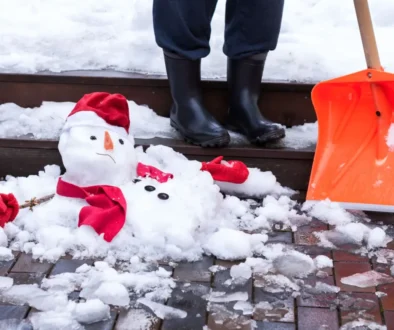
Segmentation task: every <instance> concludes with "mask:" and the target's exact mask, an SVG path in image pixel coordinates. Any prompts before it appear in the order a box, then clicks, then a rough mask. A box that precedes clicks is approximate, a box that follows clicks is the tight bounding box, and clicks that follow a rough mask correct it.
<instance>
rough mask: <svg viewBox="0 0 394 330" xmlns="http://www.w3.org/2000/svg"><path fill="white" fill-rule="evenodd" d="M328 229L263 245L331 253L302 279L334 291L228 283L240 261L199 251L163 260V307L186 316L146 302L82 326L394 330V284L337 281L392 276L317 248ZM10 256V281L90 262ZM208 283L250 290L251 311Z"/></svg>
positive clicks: (22, 314) (8, 311) (344, 251)
mask: <svg viewBox="0 0 394 330" xmlns="http://www.w3.org/2000/svg"><path fill="white" fill-rule="evenodd" d="M328 229H329V228H328V226H327V225H325V224H323V223H321V222H318V221H313V222H312V223H311V224H309V225H307V226H303V227H300V228H299V230H298V231H297V232H296V233H291V232H284V231H278V232H274V233H271V234H270V235H269V241H268V243H267V244H271V243H284V244H289V245H292V246H293V247H294V248H295V249H296V250H298V251H302V252H304V253H307V254H309V255H311V256H312V257H315V256H316V255H318V254H324V255H326V256H328V257H330V258H332V259H333V260H334V268H333V269H331V268H330V269H324V272H323V273H322V274H323V275H322V276H319V278H317V277H316V275H315V274H314V275H311V276H309V277H308V278H307V279H305V283H306V284H310V285H312V286H313V285H314V284H315V283H316V282H317V281H321V282H324V283H327V284H330V285H336V286H338V287H340V288H341V291H340V292H339V293H324V294H314V293H310V292H309V293H308V292H306V291H302V293H301V295H300V296H298V297H296V298H293V297H292V295H291V293H286V292H279V293H272V292H267V291H265V290H264V286H262V287H261V286H259V285H256V284H257V281H255V279H249V280H248V281H247V282H246V283H243V284H239V285H234V284H233V285H231V286H225V285H223V283H224V282H225V281H226V280H227V279H229V278H230V268H229V267H230V266H231V265H233V264H236V263H239V262H241V261H238V262H228V261H222V260H217V259H214V258H211V257H204V258H203V259H202V260H201V261H198V262H195V263H181V264H178V265H177V266H176V267H175V268H173V267H171V266H169V265H165V268H166V269H167V270H171V271H172V274H173V277H174V278H175V279H176V281H177V287H176V288H175V289H174V291H173V293H172V296H171V298H170V299H169V300H168V301H167V305H169V306H172V307H175V308H179V309H182V310H184V311H186V312H187V317H186V318H184V319H169V320H164V321H163V320H160V319H158V318H157V317H156V316H155V315H154V314H152V313H151V311H150V310H149V309H148V308H147V307H138V308H136V309H130V310H125V309H119V308H112V310H111V318H110V319H109V320H106V321H103V322H99V323H96V324H91V325H88V326H86V327H85V328H86V329H88V330H93V329H94V330H112V329H114V330H125V329H127V330H133V329H141V327H138V328H136V327H135V326H133V320H135V319H138V320H139V322H138V324H139V325H140V326H142V328H143V329H147V330H159V329H163V330H182V329H185V330H194V329H199V330H201V329H206V330H208V329H210V330H221V329H230V330H231V329H241V330H249V329H250V330H251V329H258V330H262V329H263V330H295V329H300V330H331V329H332V330H335V329H340V328H341V326H343V325H344V324H346V323H347V322H351V321H353V320H356V319H357V318H359V317H360V316H362V317H363V318H364V319H366V320H371V321H374V322H376V323H378V324H381V325H386V326H387V329H388V330H394V283H392V284H385V285H380V286H377V287H369V288H359V287H353V286H348V285H344V284H342V283H341V282H340V280H341V278H343V277H345V276H349V275H353V274H356V273H359V272H365V271H368V270H371V269H373V270H376V271H377V272H380V273H384V274H390V270H389V266H388V265H386V264H382V263H378V262H377V260H376V258H372V259H368V258H366V257H360V256H357V255H354V254H352V253H351V252H350V251H351V248H352V247H350V246H346V248H344V247H343V246H342V247H341V250H340V251H332V250H328V249H324V248H321V247H318V246H316V243H317V240H316V238H315V237H314V235H313V232H316V231H324V230H328ZM389 230H391V231H392V228H391V227H390V228H389ZM389 248H390V249H394V244H390V245H389ZM15 256H16V258H15V260H13V261H11V262H3V263H0V275H6V276H10V277H12V278H13V279H14V281H15V284H32V283H40V281H41V280H42V279H43V278H44V277H47V276H50V275H54V274H60V273H64V272H73V271H75V269H76V268H78V267H79V266H80V265H81V264H83V263H85V262H86V263H88V264H92V263H93V260H83V261H81V260H73V259H71V258H70V257H65V258H62V259H60V260H59V261H58V262H57V263H56V264H51V263H47V262H43V263H41V262H38V261H34V260H32V258H31V256H29V255H26V254H21V253H15ZM215 264H216V265H221V266H224V267H227V268H226V269H225V270H220V271H218V272H216V273H211V272H210V271H209V267H211V266H212V265H215ZM210 288H214V289H215V290H216V291H225V292H226V293H233V292H239V291H242V292H247V293H248V297H249V298H248V302H250V303H251V304H253V305H254V306H256V307H255V308H254V310H253V312H251V315H243V314H242V312H241V311H240V310H234V308H233V307H234V304H235V303H234V302H231V303H211V304H208V303H207V301H206V300H205V299H204V298H203V297H202V296H203V295H204V294H207V293H208V292H209V290H210ZM377 291H379V292H383V293H385V294H386V295H384V296H380V295H379V296H380V297H379V296H377V295H376V294H375V293H376V292H377ZM70 298H72V299H75V300H78V299H79V297H78V292H73V293H71V294H70ZM266 302H268V303H269V305H267V304H266ZM267 306H268V307H267ZM32 313H34V310H32V309H30V308H29V307H28V306H11V305H5V304H3V305H1V304H0V320H4V319H15V320H19V321H18V322H22V319H26V318H29V316H30V315H31V314H32ZM26 324H27V323H26ZM254 326H255V327H254ZM24 329H25V328H24ZM26 329H28V327H26ZM357 329H363V328H361V327H359V328H357Z"/></svg>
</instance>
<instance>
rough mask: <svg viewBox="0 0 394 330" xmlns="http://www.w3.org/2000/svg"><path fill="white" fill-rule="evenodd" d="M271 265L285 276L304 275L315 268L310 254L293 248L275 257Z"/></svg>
mask: <svg viewBox="0 0 394 330" xmlns="http://www.w3.org/2000/svg"><path fill="white" fill-rule="evenodd" d="M273 266H274V267H275V269H276V270H277V271H278V272H280V273H281V274H283V275H285V276H287V277H306V276H308V275H309V274H311V273H312V272H313V271H314V270H315V264H314V262H313V259H312V258H311V257H310V256H308V255H306V254H304V253H301V252H298V251H294V250H293V251H288V252H286V253H285V254H283V255H280V256H279V257H277V258H275V260H274V261H273Z"/></svg>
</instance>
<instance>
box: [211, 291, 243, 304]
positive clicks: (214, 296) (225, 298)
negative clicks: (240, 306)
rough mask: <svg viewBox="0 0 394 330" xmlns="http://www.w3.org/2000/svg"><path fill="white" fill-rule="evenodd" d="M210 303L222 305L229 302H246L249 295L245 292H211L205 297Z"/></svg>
mask: <svg viewBox="0 0 394 330" xmlns="http://www.w3.org/2000/svg"><path fill="white" fill-rule="evenodd" d="M205 298H206V299H207V300H208V301H210V302H214V303H215V302H216V303H224V302H231V301H247V300H248V298H249V295H248V293H247V292H242V291H240V292H233V293H225V292H219V291H217V292H214V291H213V292H211V293H210V294H209V295H207V296H206V297H205Z"/></svg>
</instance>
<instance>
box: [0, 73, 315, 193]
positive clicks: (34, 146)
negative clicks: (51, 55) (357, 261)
mask: <svg viewBox="0 0 394 330" xmlns="http://www.w3.org/2000/svg"><path fill="white" fill-rule="evenodd" d="M202 86H203V91H204V101H205V104H206V106H207V108H208V110H209V111H210V112H211V113H212V114H213V115H214V116H215V117H216V118H217V119H218V120H219V121H221V122H223V121H224V118H225V114H226V111H227V107H228V101H227V96H228V91H227V83H226V82H225V81H223V80H204V81H203V83H202ZM312 88H313V85H310V84H295V83H276V82H263V83H262V84H261V98H260V108H261V109H262V112H263V113H264V115H265V116H266V117H267V118H269V119H271V120H273V121H276V122H279V123H281V124H284V125H286V126H287V127H291V126H293V125H302V124H304V123H307V122H315V121H316V115H315V112H314V109H313V106H312V102H311V99H310V93H311V90H312ZM95 91H106V92H110V93H121V94H123V95H124V96H125V97H126V98H127V99H129V100H133V101H135V102H136V103H137V104H139V105H147V106H149V107H150V108H151V109H153V110H154V111H155V112H156V113H157V114H158V115H160V116H164V117H168V116H169V109H170V107H171V94H170V89H169V84H168V81H167V79H166V77H163V76H146V75H139V74H134V73H122V72H113V71H73V72H65V73H52V72H43V73H39V74H0V104H3V103H9V102H11V103H16V104H18V105H19V106H22V107H38V106H40V105H41V104H42V102H43V101H54V102H67V101H71V102H76V101H78V100H79V99H80V98H81V97H82V96H83V95H84V94H86V93H91V92H95ZM136 143H137V145H142V146H144V147H147V146H149V145H156V144H163V145H166V146H169V147H172V148H174V149H175V150H176V151H178V152H180V153H182V154H184V155H185V156H186V157H188V158H189V159H193V160H200V161H209V160H211V159H213V158H214V157H216V156H218V155H223V156H224V157H225V158H226V159H238V160H241V161H244V162H245V163H246V164H247V165H248V166H250V167H258V168H260V169H262V170H264V171H272V172H273V173H274V174H275V175H276V176H277V178H278V180H279V182H281V183H282V184H283V185H286V186H289V187H291V188H293V189H297V190H306V187H307V183H308V181H309V174H310V169H311V166H312V160H313V155H314V147H311V148H309V149H303V150H295V149H272V148H258V147H254V146H251V145H245V146H234V147H229V148H226V149H203V148H200V147H196V146H191V145H188V144H186V143H184V142H183V141H179V140H170V139H160V138H156V139H148V140H139V139H137V140H136ZM0 159H1V162H0V177H4V176H6V175H14V176H26V175H30V174H37V172H38V171H40V170H42V169H43V167H44V166H45V165H47V164H57V165H60V166H62V163H61V157H60V154H59V152H58V150H57V141H50V140H34V139H31V138H29V137H18V138H16V139H14V138H7V139H0Z"/></svg>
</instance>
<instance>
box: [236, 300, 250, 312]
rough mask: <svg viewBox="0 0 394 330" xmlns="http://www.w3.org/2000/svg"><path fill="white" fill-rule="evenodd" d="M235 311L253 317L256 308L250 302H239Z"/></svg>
mask: <svg viewBox="0 0 394 330" xmlns="http://www.w3.org/2000/svg"><path fill="white" fill-rule="evenodd" d="M234 309H235V310H238V311H242V314H243V315H252V314H253V310H254V307H253V305H252V304H251V303H250V302H248V301H237V302H236V303H235V304H234Z"/></svg>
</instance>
